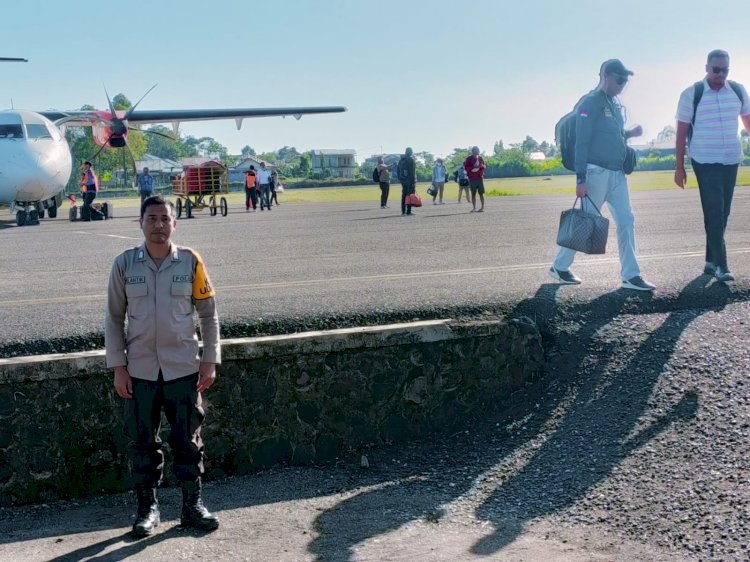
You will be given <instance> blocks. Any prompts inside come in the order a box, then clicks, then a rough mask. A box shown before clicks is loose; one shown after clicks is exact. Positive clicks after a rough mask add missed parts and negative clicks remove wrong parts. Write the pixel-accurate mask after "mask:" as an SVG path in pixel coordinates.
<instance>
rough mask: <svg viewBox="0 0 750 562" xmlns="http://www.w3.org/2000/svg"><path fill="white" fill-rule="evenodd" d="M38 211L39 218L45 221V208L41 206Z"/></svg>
mask: <svg viewBox="0 0 750 562" xmlns="http://www.w3.org/2000/svg"><path fill="white" fill-rule="evenodd" d="M36 211H37V215H38V216H39V218H40V219H43V218H44V207H42V206H41V205H39V206H38V207H37V208H36Z"/></svg>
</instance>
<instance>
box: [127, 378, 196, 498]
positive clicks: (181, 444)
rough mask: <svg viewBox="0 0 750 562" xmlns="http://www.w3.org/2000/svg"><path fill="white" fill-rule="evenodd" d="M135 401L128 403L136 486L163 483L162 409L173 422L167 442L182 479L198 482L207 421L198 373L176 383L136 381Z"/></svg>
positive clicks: (176, 470)
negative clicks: (199, 388)
mask: <svg viewBox="0 0 750 562" xmlns="http://www.w3.org/2000/svg"><path fill="white" fill-rule="evenodd" d="M132 381H133V398H132V399H131V400H126V401H125V431H126V435H127V436H128V440H129V443H128V448H129V450H130V458H131V461H132V463H133V483H134V484H136V485H138V484H144V485H147V486H150V485H154V486H156V485H158V484H159V482H161V477H162V471H163V468H164V452H163V451H162V442H161V438H160V437H159V430H160V425H161V410H162V408H163V409H164V414H165V416H166V418H167V421H168V422H169V426H170V429H171V431H170V434H169V438H168V439H167V441H168V443H169V446H170V448H171V449H172V454H173V455H174V473H175V476H176V477H177V479H178V480H190V481H194V480H195V479H196V478H198V477H199V476H201V475H202V474H203V441H202V440H201V424H202V423H203V419H204V418H205V412H204V410H203V404H202V400H201V395H200V393H199V392H198V390H197V388H196V386H197V384H198V373H195V374H193V375H190V376H187V377H182V378H179V379H176V380H172V381H164V379H163V378H162V375H161V373H159V380H157V381H147V380H143V379H136V378H133V379H132Z"/></svg>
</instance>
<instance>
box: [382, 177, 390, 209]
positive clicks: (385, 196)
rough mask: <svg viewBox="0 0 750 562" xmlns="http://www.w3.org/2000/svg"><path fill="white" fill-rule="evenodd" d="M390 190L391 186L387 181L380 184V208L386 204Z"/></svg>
mask: <svg viewBox="0 0 750 562" xmlns="http://www.w3.org/2000/svg"><path fill="white" fill-rule="evenodd" d="M390 190H391V184H390V183H388V182H387V181H381V182H380V206H381V207H385V206H386V205H387V204H388V192H389V191H390Z"/></svg>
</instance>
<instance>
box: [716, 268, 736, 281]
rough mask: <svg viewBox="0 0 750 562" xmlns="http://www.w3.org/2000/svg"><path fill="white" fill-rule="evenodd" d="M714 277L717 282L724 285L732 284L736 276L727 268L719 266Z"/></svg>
mask: <svg viewBox="0 0 750 562" xmlns="http://www.w3.org/2000/svg"><path fill="white" fill-rule="evenodd" d="M714 277H716V280H717V281H721V282H722V283H731V282H732V281H734V275H732V273H731V272H730V271H729V270H728V269H727V268H726V267H721V266H719V265H717V266H716V270H715V271H714Z"/></svg>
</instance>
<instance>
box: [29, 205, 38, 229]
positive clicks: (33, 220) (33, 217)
mask: <svg viewBox="0 0 750 562" xmlns="http://www.w3.org/2000/svg"><path fill="white" fill-rule="evenodd" d="M26 222H27V224H29V225H38V224H39V211H37V210H36V209H34V210H33V211H30V212H29V217H28V219H27V220H26Z"/></svg>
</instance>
